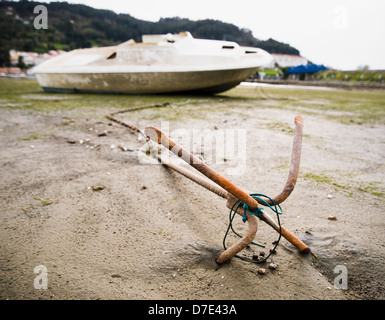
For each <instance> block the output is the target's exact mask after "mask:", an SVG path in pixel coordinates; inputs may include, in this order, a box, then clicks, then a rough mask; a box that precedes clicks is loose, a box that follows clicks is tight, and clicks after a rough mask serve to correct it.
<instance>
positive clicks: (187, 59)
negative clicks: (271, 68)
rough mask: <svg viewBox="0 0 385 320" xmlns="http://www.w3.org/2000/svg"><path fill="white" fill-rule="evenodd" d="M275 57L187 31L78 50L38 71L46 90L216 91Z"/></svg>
mask: <svg viewBox="0 0 385 320" xmlns="http://www.w3.org/2000/svg"><path fill="white" fill-rule="evenodd" d="M272 59H273V58H272V56H271V55H270V54H269V53H267V52H266V51H264V50H262V49H259V48H254V47H242V46H239V45H238V44H237V43H235V42H231V41H219V40H206V39H195V38H193V37H192V35H191V34H190V33H189V32H182V33H179V34H166V35H143V36H142V42H141V43H136V42H135V41H134V40H129V41H127V42H124V43H122V44H119V45H117V46H110V47H99V48H88V49H77V50H73V51H70V52H67V53H65V54H62V55H60V56H57V57H55V58H52V59H50V60H48V61H45V62H43V63H42V64H40V65H38V66H37V67H36V68H35V74H36V77H37V80H38V82H39V84H40V85H41V87H42V88H43V90H44V91H46V92H98V93H127V94H157V93H178V92H179V93H189V92H191V93H194V92H197V93H204V94H213V93H218V92H223V91H226V90H228V89H231V88H233V87H235V86H236V85H238V84H239V83H240V82H242V81H243V80H245V79H247V78H248V77H249V76H251V75H252V74H253V73H254V72H255V71H256V70H258V68H260V67H263V66H264V65H268V64H270V63H271V61H272Z"/></svg>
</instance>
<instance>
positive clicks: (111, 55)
mask: <svg viewBox="0 0 385 320" xmlns="http://www.w3.org/2000/svg"><path fill="white" fill-rule="evenodd" d="M115 58H116V52H113V53H112V54H110V55H109V56H108V57H107V59H115Z"/></svg>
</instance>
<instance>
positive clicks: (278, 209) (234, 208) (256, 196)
mask: <svg viewBox="0 0 385 320" xmlns="http://www.w3.org/2000/svg"><path fill="white" fill-rule="evenodd" d="M250 196H251V197H253V198H254V199H257V200H260V201H261V202H262V203H263V204H264V205H266V206H267V207H269V208H270V209H271V210H272V211H273V212H275V214H276V215H277V221H278V226H279V236H278V240H277V241H275V246H274V248H273V249H272V250H271V251H270V253H269V254H268V255H267V256H266V258H264V259H262V260H252V259H249V258H246V257H241V256H237V255H236V256H235V257H237V258H239V259H242V260H245V261H249V262H252V263H263V262H265V261H266V260H267V259H268V258H269V257H270V256H271V254H272V253H273V252H274V251H275V249H276V248H277V246H278V244H279V241H280V240H281V236H282V228H281V221H280V219H279V215H281V214H282V209H281V207H280V205H279V204H278V205H277V204H276V203H275V202H274V200H273V199H271V198H270V197H268V196H266V195H264V194H260V193H252V194H250ZM261 197H264V198H267V199H269V200H270V201H271V203H272V204H273V205H270V204H269V203H268V202H267V201H266V200H264V199H263V198H261ZM241 206H242V207H243V208H244V215H243V218H242V220H243V222H246V221H247V217H246V212H248V213H250V214H252V215H254V216H256V217H258V216H261V215H262V212H261V211H262V210H263V208H261V207H259V208H258V212H253V211H251V210H250V209H249V207H248V206H247V205H246V204H243V203H242V202H241V201H240V200H238V201H236V202H235V203H234V205H233V206H232V208H231V210H230V214H229V225H228V227H227V230H226V233H225V236H224V238H223V247H224V248H225V250H226V249H227V248H226V238H227V235H228V233H229V231H230V229H231V230H232V231H233V232H234V234H235V235H237V236H238V237H239V238H242V236H241V235H240V234H238V233H237V232H236V231H235V230H234V228H233V220H234V217H235V214H236V213H237V211H238V209H239V208H240V207H241ZM251 244H253V245H256V246H258V247H261V248H265V246H264V245H261V244H258V243H255V242H251Z"/></svg>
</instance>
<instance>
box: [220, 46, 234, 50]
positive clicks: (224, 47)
mask: <svg viewBox="0 0 385 320" xmlns="http://www.w3.org/2000/svg"><path fill="white" fill-rule="evenodd" d="M222 49H234V46H222Z"/></svg>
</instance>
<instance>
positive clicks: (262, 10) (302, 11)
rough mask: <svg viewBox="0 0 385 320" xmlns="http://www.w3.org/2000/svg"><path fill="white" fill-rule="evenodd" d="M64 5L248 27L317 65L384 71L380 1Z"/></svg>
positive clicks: (129, 0) (144, 0)
mask: <svg viewBox="0 0 385 320" xmlns="http://www.w3.org/2000/svg"><path fill="white" fill-rule="evenodd" d="M40 1H41V0H40ZM43 1H44V0H43ZM56 1H57V0H56ZM66 1H67V2H69V3H83V4H86V5H89V6H91V7H94V8H100V9H109V10H112V11H115V12H117V13H128V14H130V15H131V16H133V17H135V18H138V19H142V20H148V21H158V20H159V18H161V17H163V18H165V17H176V16H178V17H181V18H189V19H191V20H201V19H216V20H221V21H223V22H228V23H232V24H234V25H236V26H238V27H239V28H247V29H250V30H251V31H252V32H253V35H254V37H256V38H259V39H262V40H266V39H268V38H273V39H275V40H278V41H281V42H285V43H289V44H290V45H292V46H293V47H295V48H297V49H298V50H299V51H300V52H301V55H302V56H304V57H306V58H307V59H309V60H311V61H312V62H314V63H316V64H325V65H327V66H329V67H333V68H336V69H343V70H355V69H357V67H358V66H363V65H368V66H369V67H370V69H385V0H366V1H363V0H322V1H321V0H264V1H261V0H190V1H183V0H109V1H106V0H66ZM45 2H51V1H45ZM48 24H49V12H48ZM187 31H188V30H187Z"/></svg>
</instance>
